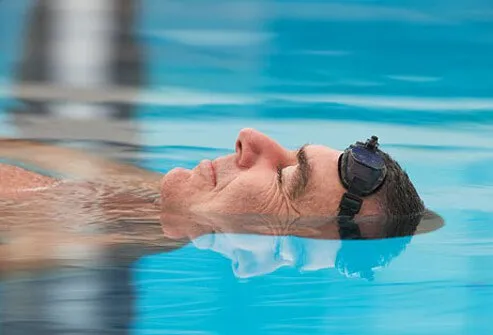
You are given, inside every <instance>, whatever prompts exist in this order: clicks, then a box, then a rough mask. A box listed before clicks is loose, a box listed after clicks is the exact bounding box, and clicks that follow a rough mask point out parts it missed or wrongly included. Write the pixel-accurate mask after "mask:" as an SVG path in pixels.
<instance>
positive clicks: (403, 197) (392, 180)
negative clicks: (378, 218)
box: [375, 151, 425, 237]
mask: <svg viewBox="0 0 493 335" xmlns="http://www.w3.org/2000/svg"><path fill="white" fill-rule="evenodd" d="M380 153H381V154H382V156H383V159H384V161H385V164H386V166H387V177H386V179H385V182H384V184H383V185H382V187H381V188H380V190H379V191H378V192H377V193H376V194H375V197H376V200H377V202H378V204H379V206H380V207H381V208H382V209H383V212H384V213H383V215H384V217H385V221H386V224H385V231H384V233H383V236H382V237H397V236H408V235H412V234H414V231H415V230H416V227H417V226H418V224H419V222H420V220H421V217H422V215H423V212H424V210H425V205H424V203H423V201H422V200H421V198H420V196H419V194H418V192H417V191H416V188H415V187H414V185H413V183H412V182H411V180H410V178H409V176H408V174H407V173H406V171H404V170H403V169H402V168H401V166H400V165H399V163H397V162H396V161H395V160H394V159H392V157H390V156H389V155H388V154H387V153H385V152H382V151H380Z"/></svg>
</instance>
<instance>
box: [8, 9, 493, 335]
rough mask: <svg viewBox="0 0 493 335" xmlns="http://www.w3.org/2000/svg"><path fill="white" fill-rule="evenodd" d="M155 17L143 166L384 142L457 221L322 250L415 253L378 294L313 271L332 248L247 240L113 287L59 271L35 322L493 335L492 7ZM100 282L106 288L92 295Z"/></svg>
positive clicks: (147, 43) (170, 258) (107, 279)
mask: <svg viewBox="0 0 493 335" xmlns="http://www.w3.org/2000/svg"><path fill="white" fill-rule="evenodd" d="M5 2H6V1H5V0H4V1H3V2H0V8H1V6H5ZM139 9H140V10H139V12H138V20H137V22H136V26H135V34H136V36H137V38H138V40H139V41H140V43H142V44H141V45H142V47H143V50H144V52H143V55H144V59H143V62H144V65H145V73H146V80H147V84H146V86H145V87H143V88H142V90H141V95H140V96H139V98H138V104H137V105H136V107H135V113H136V114H135V115H136V120H137V123H138V132H139V133H138V138H139V144H140V145H141V149H142V150H141V151H140V152H137V153H136V157H134V158H133V159H132V161H133V162H134V163H135V164H138V165H140V166H143V167H146V168H148V169H151V170H155V171H160V172H166V171H168V170H169V169H170V168H172V167H175V166H185V167H192V166H194V165H195V164H197V163H198V162H199V161H200V160H201V159H203V158H213V157H215V156H218V155H222V154H225V153H229V152H232V149H233V147H234V141H235V139H236V136H237V133H238V131H239V130H240V129H241V128H243V127H255V128H257V129H259V130H261V131H264V132H265V133H267V134H268V135H270V136H272V137H273V138H275V139H276V140H278V141H279V142H280V143H282V144H283V145H285V146H287V147H290V148H295V147H298V146H299V145H301V144H304V143H307V142H309V143H320V144H325V145H328V146H332V147H335V148H338V149H343V148H345V146H347V145H348V144H349V143H353V142H354V141H355V140H360V139H365V138H367V137H368V136H369V135H370V134H377V135H378V136H379V137H380V139H381V141H382V143H383V144H382V148H383V149H384V150H387V151H388V152H390V153H391V154H392V155H393V156H394V157H395V158H396V159H397V160H398V161H399V162H400V163H401V165H402V166H404V167H405V168H406V170H407V171H408V173H409V175H410V176H411V178H412V180H413V181H414V183H415V185H416V187H417V189H418V191H419V193H420V194H421V195H422V197H423V200H424V201H425V203H426V205H427V206H428V207H429V208H431V209H433V210H434V211H436V212H437V213H439V214H440V215H441V216H442V217H443V218H444V219H445V222H446V224H445V226H444V227H443V228H442V229H439V230H437V231H434V232H431V233H428V234H423V235H416V236H414V237H412V238H402V239H392V240H385V241H359V242H354V241H344V242H342V244H343V245H342V246H341V245H338V244H334V243H332V242H333V241H326V242H327V246H326V247H325V246H321V248H322V249H320V250H324V251H327V250H331V248H335V250H336V252H335V255H337V250H340V249H339V248H341V247H343V246H345V245H347V246H348V247H349V248H351V249H352V253H353V255H355V258H356V259H357V260H358V261H361V262H362V263H365V262H367V261H368V262H369V260H368V258H369V255H370V254H371V252H370V251H371V250H375V249H379V250H392V248H394V247H395V245H396V244H399V243H402V244H405V245H406V248H405V250H404V251H403V252H402V253H400V254H399V255H397V256H396V257H394V258H393V259H390V260H389V264H388V265H387V266H385V267H383V268H381V269H378V270H376V271H375V275H374V279H373V280H371V281H370V280H367V279H362V278H357V277H351V276H347V275H346V274H344V273H341V271H339V270H338V269H336V268H334V267H332V266H322V267H321V268H320V269H316V270H313V271H312V270H310V271H309V270H307V269H306V268H304V266H303V265H304V264H305V263H303V261H299V260H300V259H303V255H305V254H306V253H308V252H309V251H310V250H311V252H314V253H316V252H317V250H319V249H317V248H315V247H314V246H313V245H310V244H309V241H308V242H307V241H301V242H300V241H295V240H289V241H286V242H283V243H285V244H286V246H287V245H292V246H293V247H292V248H293V249H291V250H293V251H292V255H293V257H294V258H295V259H296V260H297V261H293V262H291V263H290V262H284V263H283V262H282V261H281V260H280V259H281V258H282V256H281V255H280V254H276V253H273V254H272V255H270V254H262V255H261V256H262V257H263V258H262V257H260V256H259V255H256V254H255V253H252V252H251V246H252V245H254V246H258V247H259V248H261V247H262V245H263V243H274V242H272V241H267V242H265V240H263V238H265V237H259V236H246V237H242V238H239V237H237V236H234V235H231V236H229V238H230V240H229V242H228V243H229V244H228V243H225V242H223V244H220V245H219V246H217V245H216V247H213V245H212V244H210V241H209V242H207V240H206V241H205V242H204V241H202V242H203V243H200V241H194V242H193V243H189V244H187V245H185V246H183V247H181V248H177V249H176V250H172V251H169V252H162V253H159V254H157V255H149V256H143V257H141V258H140V259H138V260H137V261H135V262H133V263H131V264H127V265H125V266H120V265H114V266H113V265H109V266H108V267H107V268H104V267H103V268H98V267H96V270H94V271H95V273H96V274H99V277H98V275H93V273H92V272H90V271H89V270H85V271H86V272H84V270H80V271H79V272H77V271H75V272H70V271H69V272H68V273H69V274H66V272H65V271H62V270H60V271H59V272H56V271H55V272H52V273H50V274H49V275H46V274H45V275H44V276H42V277H34V278H31V279H30V281H31V284H29V287H41V288H38V290H40V291H41V292H42V294H41V293H40V294H41V295H42V296H44V297H45V298H43V299H40V300H39V301H42V302H43V307H45V308H46V309H47V310H48V311H49V312H46V313H44V314H42V315H41V316H40V315H39V314H36V313H34V314H29V313H26V314H22V313H21V314H20V315H28V316H29V315H31V317H32V320H24V322H25V323H26V324H27V323H28V322H27V321H31V322H34V324H36V323H35V321H36V320H38V321H40V320H42V321H43V320H50V322H54V323H53V324H54V326H49V325H50V323H48V326H47V325H46V324H43V327H45V328H43V329H51V328H50V327H53V329H63V327H64V325H71V326H70V327H76V329H83V330H86V331H87V332H90V331H89V330H90V329H93V330H94V329H99V331H100V332H101V333H103V332H106V333H110V331H114V332H119V331H121V332H127V331H128V332H129V333H132V334H235V335H236V334H328V333H331V334H379V335H384V334H410V335H415V334H436V335H439V334H447V335H450V334H485V335H487V334H491V333H492V332H493V325H492V322H491V320H492V318H493V308H492V306H493V270H492V267H493V205H492V204H491V199H493V169H492V168H491V165H492V164H493V140H492V139H491V134H492V130H493V89H492V87H493V23H492V22H493V3H491V2H490V1H479V0H477V1H470V0H469V1H467V2H466V1H432V2H430V1H363V0H360V1H346V2H339V3H335V2H329V1H315V0H309V1H299V2H295V1H249V2H238V1H229V2H227V3H226V2H216V1H203V2H198V1H186V2H178V1H170V2H167V4H166V5H164V4H162V2H161V1H160V0H144V1H142V2H141V6H140V7H139ZM17 12H18V13H20V10H18V11H17ZM207 13H209V14H207ZM19 15H20V14H19ZM3 29H6V30H4V32H5V31H12V32H16V31H17V29H18V28H15V27H14V26H7V27H6V28H5V27H4V28H3ZM4 35H5V34H3V32H2V33H0V36H4ZM5 43H7V42H5ZM14 47H15V42H13V41H9V42H8V46H7V49H10V48H14ZM2 59H3V58H2ZM3 62H4V64H3V65H2V66H0V69H2V76H4V74H3V73H4V72H5V73H6V76H7V77H8V73H9V71H10V70H9V67H8V64H9V62H8V61H5V60H3ZM0 115H1V114H0ZM5 117H6V118H8V115H7V114H5ZM2 123H3V122H2ZM0 130H1V131H2V135H3V136H5V134H6V132H7V130H5V131H4V129H3V128H2V127H0ZM9 131H12V129H9ZM13 131H15V129H14V130H13ZM207 238H208V237H207V236H205V237H203V239H207ZM209 238H212V237H211V236H209ZM226 238H228V237H226ZM288 242H289V243H288ZM208 243H209V244H208ZM275 243H280V242H275ZM228 248H229V249H228ZM310 248H311V249H310ZM324 248H326V249H324ZM267 249H268V248H267ZM264 252H266V251H264ZM329 263H330V262H329ZM114 267H115V268H116V269H115V268H114ZM117 269H119V270H117ZM112 271H114V272H115V273H113V272H112ZM122 273H123V274H122ZM88 278H92V280H94V282H95V284H94V285H91V284H87V285H85V284H84V285H83V284H81V283H87V280H89V279H88ZM98 278H99V279H98ZM122 278H124V279H122ZM98 280H99V281H98ZM50 281H52V282H53V283H52V284H46V282H50ZM58 282H61V283H64V282H67V286H66V287H67V288H66V289H61V290H60V288H59V287H58V289H57V288H56V286H57V285H58V284H56V283H58ZM113 282H114V283H121V282H123V283H124V285H123V286H124V288H122V289H121V290H120V288H119V286H115V287H113V286H112V283H113ZM74 283H75V284H74ZM125 283H126V284H125ZM16 285H18V283H16V281H15V280H11V281H10V282H9V283H8V284H6V286H5V287H6V289H9V288H10V289H12V288H13V289H15V288H16V287H17V286H16ZM77 285H79V286H77ZM98 285H99V286H98ZM125 285H126V286H125ZM60 286H61V287H62V288H63V287H64V286H63V285H60ZM100 286H103V287H104V289H101V288H100V289H98V290H99V291H98V290H96V289H95V287H100ZM19 287H21V288H22V287H23V286H19ZM129 287H130V288H131V289H129ZM19 290H21V289H19ZM50 290H53V292H59V293H53V295H55V294H57V296H56V297H55V296H53V295H49V294H47V292H51V291H50ZM14 291H15V290H14ZM60 292H61V293H60ZM74 292H76V293H74ZM77 292H78V293H77ZM98 292H99V293H98ZM101 292H103V293H101ZM3 294H6V293H5V291H4V292H3ZM46 296H48V298H46ZM8 301H9V304H11V303H12V300H8ZM15 301H16V303H17V304H18V305H17V306H20V307H18V308H21V309H25V310H29V308H28V307H29V306H28V305H29V304H27V303H23V302H22V301H19V300H15ZM94 306H96V307H97V308H99V309H97V308H96V307H94ZM122 306H123V307H122ZM125 306H127V307H125ZM31 307H32V306H31ZM2 308H3V309H9V305H7V306H5V305H4V306H2ZM95 308H96V309H95ZM88 311H89V312H88ZM98 311H99V312H98ZM30 313H31V312H30ZM57 313H58V314H57ZM98 313H99V314H98ZM7 314H8V313H7ZM33 315H35V317H34V316H33ZM53 315H65V316H67V319H66V320H58V318H57V317H55V316H53ZM103 316H104V317H103ZM84 318H86V319H84ZM62 319H63V318H62ZM16 320H17V319H16ZM96 321H97V322H96ZM5 324H6V323H5ZM40 324H41V323H40ZM57 324H58V328H56V327H57V326H56V325H57ZM73 325H76V326H73ZM38 326H39V325H38ZM26 327H27V326H26ZM33 327H34V329H36V326H33ZM40 327H41V326H40ZM70 327H69V326H67V329H73V328H70ZM77 327H78V328H77Z"/></svg>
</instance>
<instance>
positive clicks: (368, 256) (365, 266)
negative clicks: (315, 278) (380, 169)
mask: <svg viewBox="0 0 493 335" xmlns="http://www.w3.org/2000/svg"><path fill="white" fill-rule="evenodd" d="M381 154H382V156H383V158H384V161H385V164H386V166H387V177H386V179H385V182H384V184H383V185H382V186H381V188H380V189H379V190H378V192H377V193H376V194H375V199H376V201H377V203H378V205H379V206H380V208H382V210H383V213H382V214H383V219H382V220H383V222H381V227H382V228H381V234H380V237H381V238H382V239H379V240H372V241H361V240H359V241H358V240H356V241H352V240H343V241H342V246H341V249H340V250H339V252H338V254H337V259H336V268H337V269H338V270H339V271H340V272H341V273H343V274H345V275H346V276H349V277H360V278H366V279H368V280H372V279H373V276H374V274H373V269H374V268H376V267H383V266H386V265H388V264H389V263H390V261H391V260H392V259H393V258H395V257H397V256H398V255H399V254H401V253H402V251H403V250H404V249H405V248H406V246H407V244H408V243H409V242H410V241H411V238H412V235H413V234H414V233H415V231H416V228H417V227H418V225H419V223H420V221H421V218H422V216H423V214H424V212H425V206H424V203H423V201H422V200H421V198H420V197H419V195H418V192H417V191H416V189H415V187H414V185H413V184H412V182H411V180H410V178H409V176H408V174H407V173H406V172H405V171H404V170H403V169H402V168H401V166H400V165H399V163H397V162H396V161H395V160H394V159H392V158H391V157H390V156H389V155H388V154H387V153H384V152H381ZM357 221H358V220H356V222H357ZM362 235H363V239H364V238H365V236H364V231H362ZM391 237H399V238H392V239H389V238H391Z"/></svg>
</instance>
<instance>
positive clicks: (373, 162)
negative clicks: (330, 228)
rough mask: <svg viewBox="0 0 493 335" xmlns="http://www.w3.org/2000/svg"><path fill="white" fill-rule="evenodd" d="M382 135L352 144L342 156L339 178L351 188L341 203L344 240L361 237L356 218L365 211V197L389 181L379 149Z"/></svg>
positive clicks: (339, 216)
mask: <svg viewBox="0 0 493 335" xmlns="http://www.w3.org/2000/svg"><path fill="white" fill-rule="evenodd" d="M378 145H379V143H378V137H376V136H372V137H371V138H370V139H368V140H367V141H366V142H365V143H363V142H356V143H355V144H352V145H350V146H349V147H348V148H347V149H346V150H345V151H344V152H343V153H342V154H341V156H340V157H339V163H338V165H339V168H338V169H339V179H340V180H341V183H342V185H343V186H344V188H345V189H346V190H347V191H346V192H345V193H344V195H343V196H342V198H341V202H340V204H339V214H338V222H339V232H340V234H341V238H342V239H360V238H361V233H360V231H359V227H358V225H357V224H356V223H354V222H353V220H352V219H353V218H354V216H355V215H356V214H358V213H359V211H360V210H361V205H362V204H363V199H362V198H363V197H365V196H368V195H370V194H373V193H375V192H376V191H377V190H378V189H379V188H380V187H381V186H382V185H383V182H384V181H385V177H386V175H387V167H386V165H385V161H384V159H383V157H382V154H381V151H379V150H378Z"/></svg>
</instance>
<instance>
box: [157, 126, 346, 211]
mask: <svg viewBox="0 0 493 335" xmlns="http://www.w3.org/2000/svg"><path fill="white" fill-rule="evenodd" d="M340 154H341V152H340V151H336V150H333V149H330V148H328V147H325V146H320V145H307V146H304V147H303V149H301V150H287V149H285V148H283V147H282V146H281V145H279V144H278V143H277V142H275V141H274V140H273V139H271V138H269V137H268V136H266V135H264V134H262V133H260V132H258V131H256V130H254V129H243V130H241V131H240V133H239V135H238V139H237V141H236V153H235V154H232V155H227V156H223V157H219V158H217V159H215V160H213V161H207V160H205V161H202V162H201V163H200V164H199V165H197V167H195V168H194V169H193V170H186V169H182V168H177V169H173V170H171V171H170V172H169V173H167V174H166V175H165V176H164V177H163V180H162V189H161V195H162V208H163V210H165V211H166V210H170V211H175V210H179V211H182V210H187V211H193V212H210V213H230V214H242V213H261V214H274V215H287V216H299V215H335V214H337V213H336V210H337V207H338V204H339V201H340V198H341V196H342V194H343V192H344V189H343V187H342V185H341V183H340V181H339V177H338V172H337V161H338V158H339V155H340Z"/></svg>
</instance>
